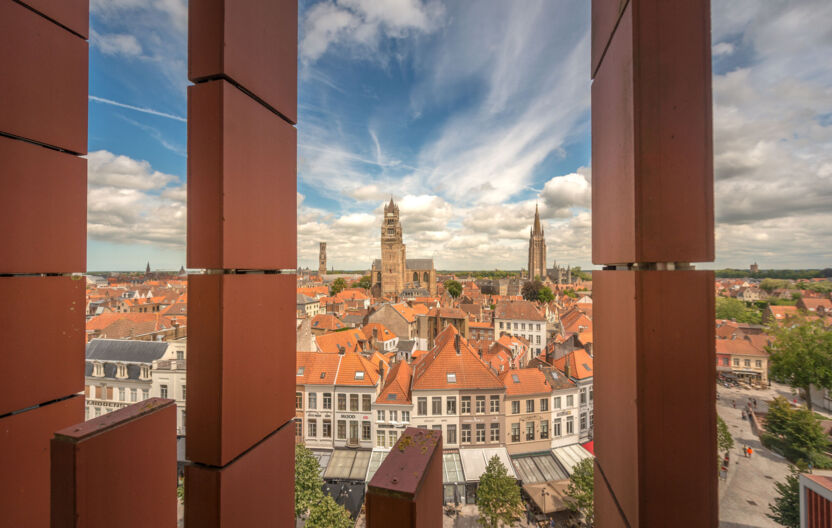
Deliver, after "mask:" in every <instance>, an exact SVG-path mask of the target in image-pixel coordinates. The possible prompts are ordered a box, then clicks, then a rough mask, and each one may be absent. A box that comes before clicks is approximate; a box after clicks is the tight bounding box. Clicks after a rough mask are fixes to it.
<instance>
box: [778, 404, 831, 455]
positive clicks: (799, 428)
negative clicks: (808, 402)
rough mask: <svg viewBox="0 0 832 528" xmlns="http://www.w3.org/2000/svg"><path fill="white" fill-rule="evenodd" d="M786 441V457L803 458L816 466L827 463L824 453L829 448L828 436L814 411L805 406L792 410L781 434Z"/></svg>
mask: <svg viewBox="0 0 832 528" xmlns="http://www.w3.org/2000/svg"><path fill="white" fill-rule="evenodd" d="M783 436H784V437H785V440H786V442H787V446H788V448H787V450H786V453H785V454H786V458H789V459H790V460H794V461H800V460H804V461H806V462H811V463H812V464H814V465H815V466H817V467H825V466H827V465H828V459H827V457H826V455H824V453H825V452H826V450H827V449H828V448H829V437H828V436H827V434H826V432H825V431H824V430H823V427H821V425H820V420H819V419H818V417H817V416H815V413H813V412H812V411H810V410H809V409H807V408H805V407H801V408H800V409H796V410H794V411H792V416H791V419H790V420H789V422H788V424H787V425H786V431H785V433H784V435H783Z"/></svg>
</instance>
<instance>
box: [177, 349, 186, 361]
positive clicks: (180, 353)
mask: <svg viewBox="0 0 832 528" xmlns="http://www.w3.org/2000/svg"><path fill="white" fill-rule="evenodd" d="M176 359H177V360H178V361H183V360H184V359H185V351H184V350H177V351H176Z"/></svg>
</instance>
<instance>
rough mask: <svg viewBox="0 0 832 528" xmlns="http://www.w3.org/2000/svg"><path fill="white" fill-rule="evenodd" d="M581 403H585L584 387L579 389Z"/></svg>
mask: <svg viewBox="0 0 832 528" xmlns="http://www.w3.org/2000/svg"><path fill="white" fill-rule="evenodd" d="M581 405H586V389H581Z"/></svg>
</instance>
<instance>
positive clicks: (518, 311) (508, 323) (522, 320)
mask: <svg viewBox="0 0 832 528" xmlns="http://www.w3.org/2000/svg"><path fill="white" fill-rule="evenodd" d="M546 324H547V321H546V317H545V316H544V315H543V314H542V313H540V310H538V309H537V307H536V306H535V305H534V303H532V302H529V301H511V302H500V303H498V304H497V306H496V308H495V309H494V339H495V340H496V339H499V338H500V335H502V334H503V333H506V334H511V335H515V336H520V337H523V338H524V339H526V340H527V341H528V342H529V347H530V348H531V355H532V357H538V356H539V355H540V354H542V353H543V351H544V350H546V336H547V331H546Z"/></svg>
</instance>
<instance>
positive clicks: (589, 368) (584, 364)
mask: <svg viewBox="0 0 832 528" xmlns="http://www.w3.org/2000/svg"><path fill="white" fill-rule="evenodd" d="M581 365H583V366H584V368H585V369H587V370H588V371H590V372H592V367H590V366H589V365H587V364H586V363H581Z"/></svg>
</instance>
